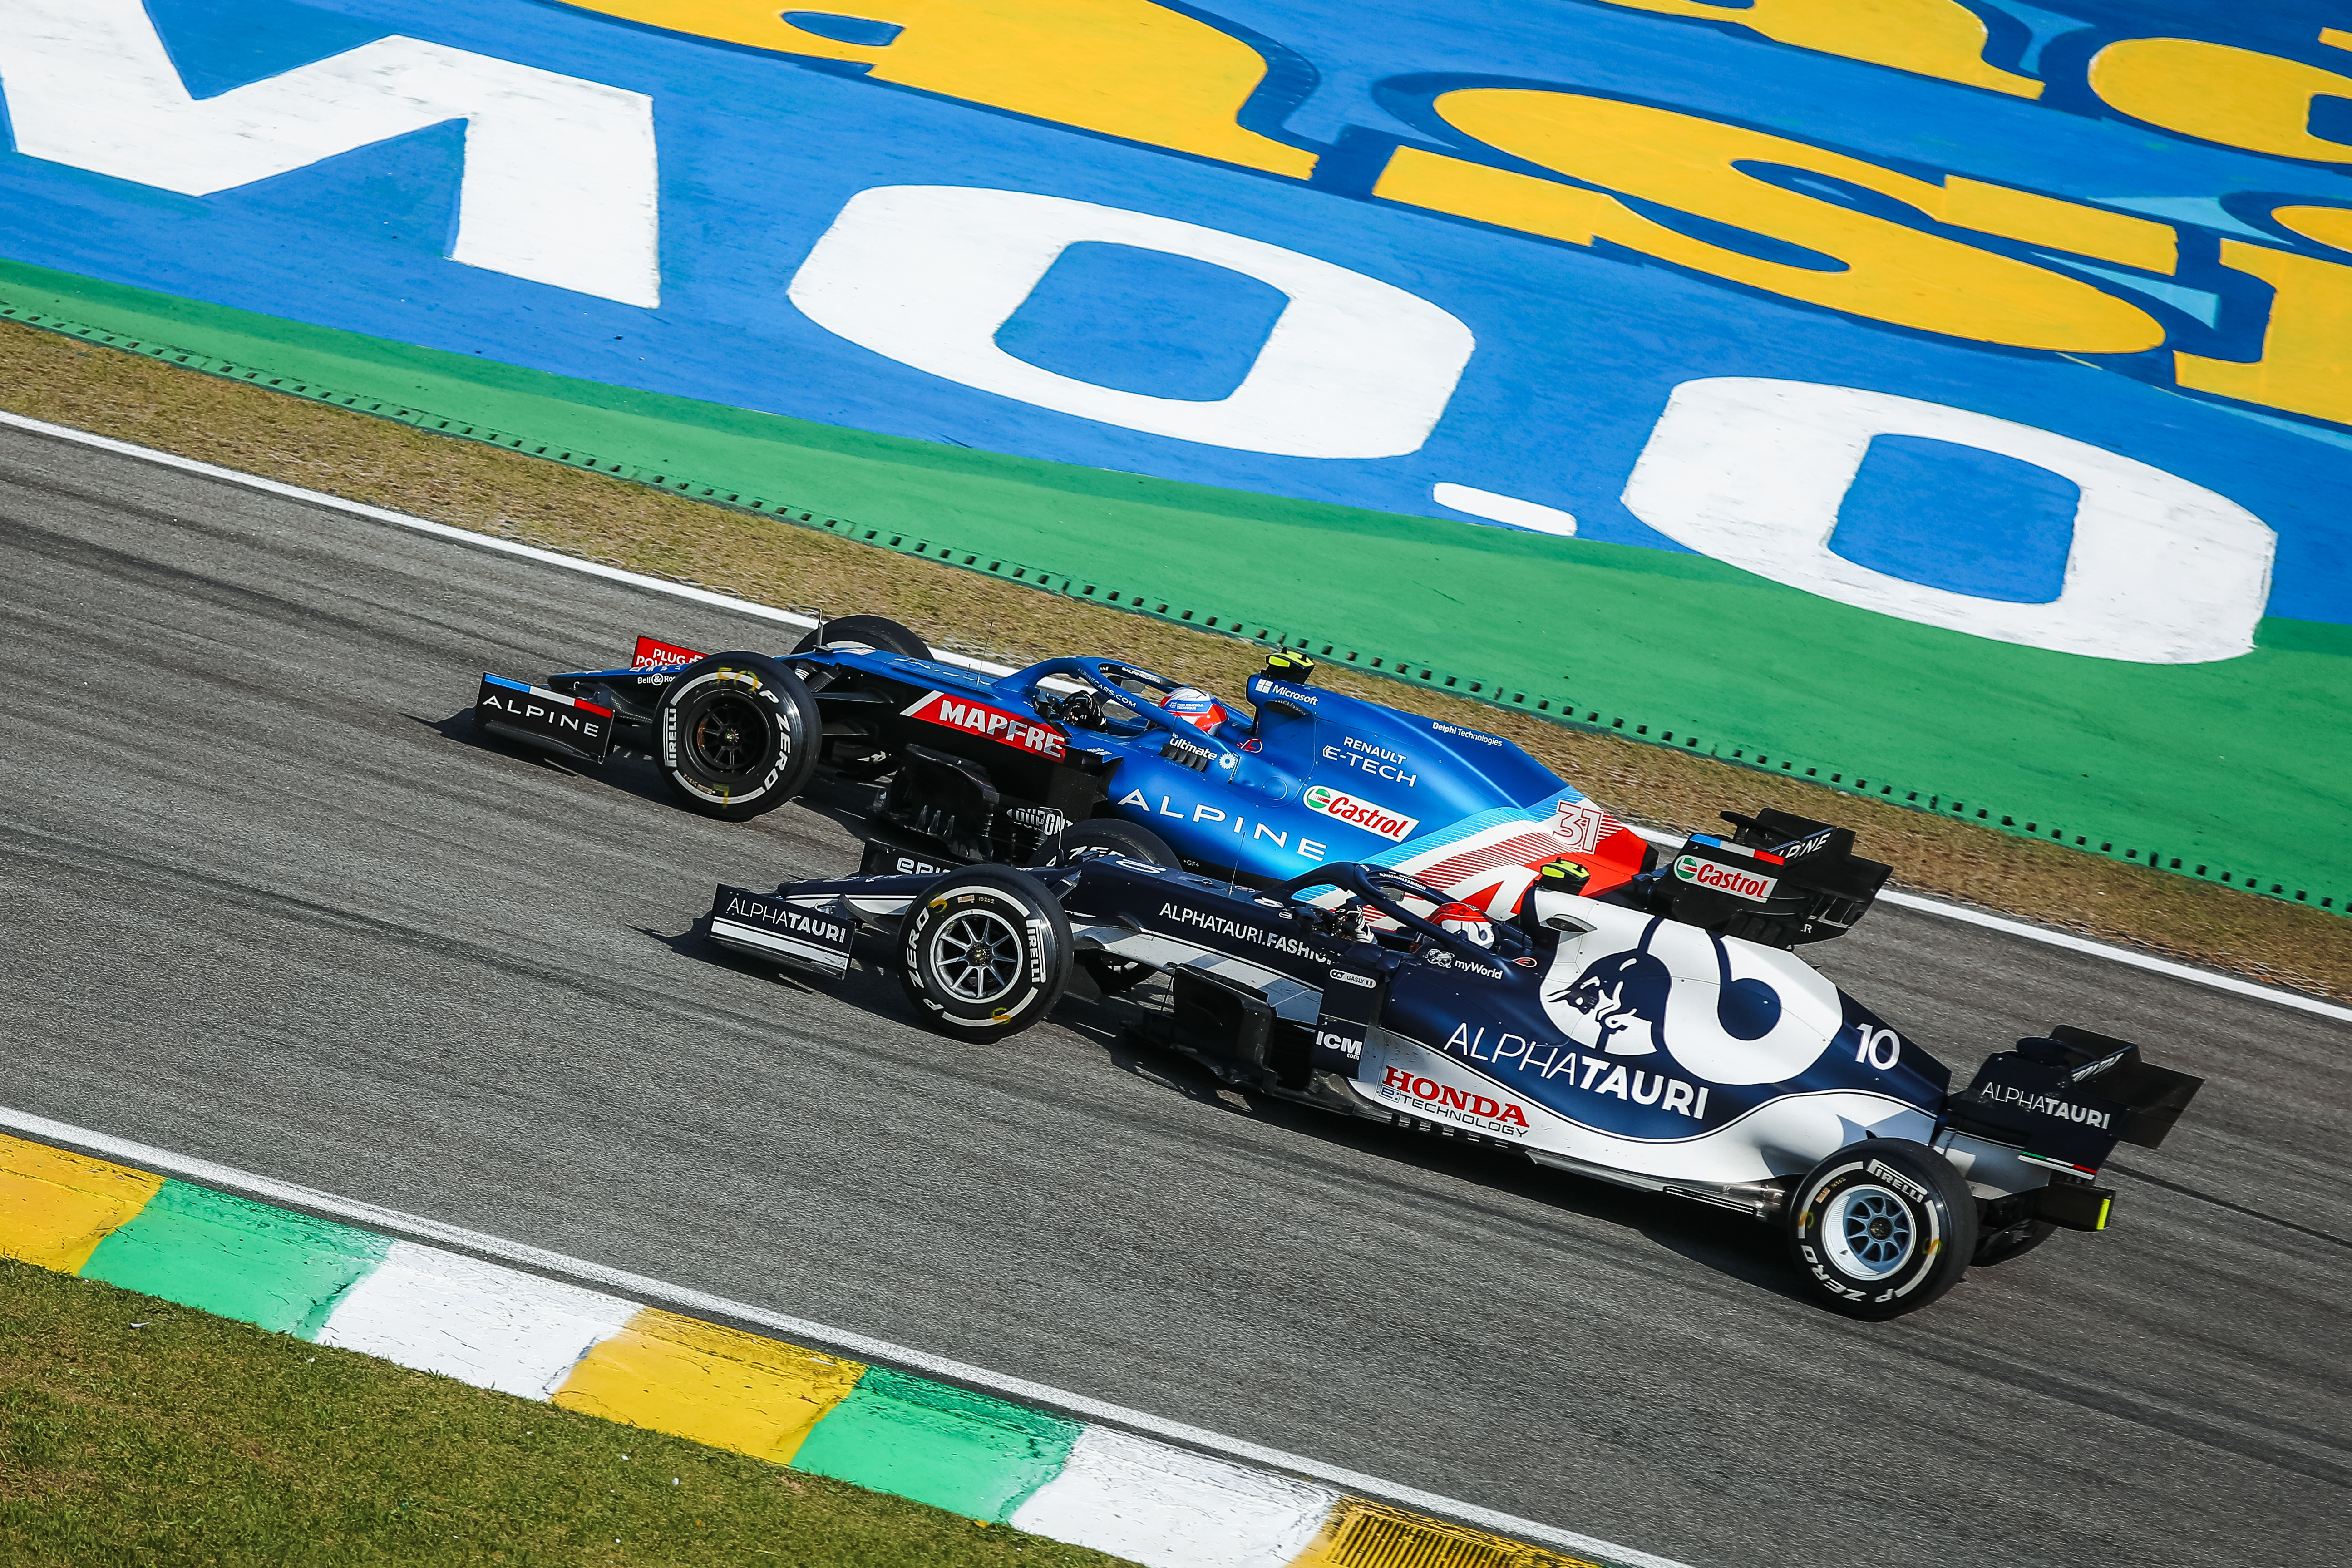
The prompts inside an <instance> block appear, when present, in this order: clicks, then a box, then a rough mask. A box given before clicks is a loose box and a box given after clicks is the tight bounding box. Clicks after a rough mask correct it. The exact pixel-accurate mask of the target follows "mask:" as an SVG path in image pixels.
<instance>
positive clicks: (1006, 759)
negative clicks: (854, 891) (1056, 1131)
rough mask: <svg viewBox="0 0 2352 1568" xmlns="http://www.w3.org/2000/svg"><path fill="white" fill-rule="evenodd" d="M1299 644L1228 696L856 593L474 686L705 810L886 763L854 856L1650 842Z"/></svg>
mask: <svg viewBox="0 0 2352 1568" xmlns="http://www.w3.org/2000/svg"><path fill="white" fill-rule="evenodd" d="M1313 668H1314V667H1313V661H1312V660H1310V659H1307V658H1305V657H1304V656H1302V655H1295V654H1288V653H1280V652H1277V653H1276V654H1274V655H1273V656H1271V657H1270V658H1269V659H1268V660H1267V665H1266V668H1265V671H1264V672H1263V673H1262V674H1259V675H1256V676H1254V677H1252V678H1251V679H1250V681H1249V685H1248V698H1249V702H1250V704H1251V710H1249V711H1244V710H1241V709H1240V708H1238V707H1236V706H1233V705H1229V704H1227V703H1224V702H1222V701H1220V700H1217V699H1216V698H1214V697H1213V696H1211V695H1210V694H1208V693H1207V692H1204V691H1199V690H1196V689H1192V688H1190V687H1185V686H1181V685H1180V684H1179V683H1177V682H1175V681H1172V680H1170V679H1167V678H1165V677H1163V676H1160V675H1156V674H1154V673H1152V672H1151V671H1150V670H1148V669H1144V668H1139V667H1138V666H1136V665H1133V664H1129V663H1124V662H1121V661H1119V660H1117V659H1110V658H1051V659H1047V660H1045V662H1043V663H1041V664H1034V665H1032V666H1030V667H1029V668H1026V669H1024V670H1020V671H1017V672H1015V673H1013V674H1012V675H1008V676H1005V677H1003V679H989V678H987V677H985V676H982V675H979V674H975V673H974V672H973V671H971V670H969V669H964V668H958V667H956V666H954V665H950V664H946V663H943V662H940V660H938V659H935V658H932V656H931V650H930V649H929V647H927V646H925V644H924V643H923V641H922V639H921V638H920V637H918V636H916V634H915V633H913V632H912V631H909V630H908V628H906V627H904V626H898V625H897V624H896V623H894V622H890V621H887V620H883V619H881V618H880V617H878V616H847V617H845V618H843V619H839V620H835V621H830V622H827V623H825V624H824V625H823V626H820V627H818V628H817V629H816V630H815V631H813V632H811V633H810V634H809V635H808V637H805V638H803V640H802V642H801V644H800V646H799V647H795V648H794V649H793V651H792V652H791V653H789V654H784V655H779V656H774V657H771V656H768V655H764V654H754V653H719V654H702V653H697V652H695V651H694V650H692V649H689V648H681V647H676V646H674V645H671V644H667V643H663V642H659V641H656V640H655V639H653V638H650V637H641V638H639V639H638V644H637V652H636V657H635V660H634V662H633V663H632V665H631V667H630V668H625V669H622V668H614V669H594V670H581V671H575V672H572V673H569V674H563V675H556V676H551V677H549V678H548V679H547V681H546V683H545V685H544V686H534V685H530V684H526V683H524V682H520V681H515V680H509V679H504V678H502V677H499V676H495V675H486V676H484V677H483V678H482V683H481V687H480V689H479V692H478V696H477V698H476V703H475V710H474V711H475V718H476V720H477V721H478V723H479V724H480V725H481V726H482V727H483V728H484V729H485V730H486V731H490V732H493V733H497V734H500V735H504V736H508V737H510V738H513V739H517V740H521V741H524V742H530V743H531V744H533V745H537V746H541V747H544V748H548V749H550V750H553V751H556V752H562V753H564V754H566V755H568V756H571V757H573V758H575V759H579V760H582V761H586V762H601V761H603V760H604V757H605V756H607V755H608V754H609V753H610V752H613V751H614V750H615V749H616V748H617V749H621V750H626V751H634V752H646V753H650V754H651V755H652V756H653V757H654V759H655V760H656V763H657V765H658V766H659V767H660V769H661V771H662V773H663V775H664V776H665V777H666V778H667V781H668V783H669V784H670V786H671V789H672V790H673V792H674V793H675V794H676V795H677V798H678V799H679V800H680V801H681V802H683V803H684V804H685V805H688V806H689V807H692V808H693V809H695V810H697V811H701V812H705V813H708V814H709V815H712V816H721V817H730V818H743V817H749V816H756V815H758V814H759V813H761V812H764V811H770V810H772V809H774V808H775V807H776V806H779V805H782V804H783V803H784V802H786V801H788V800H790V799H792V798H793V796H794V795H797V794H799V793H800V792H801V791H802V789H803V788H804V787H805V786H806V785H807V784H809V782H810V781H811V779H812V778H814V777H815V776H816V775H817V773H818V772H819V771H820V770H821V769H823V770H827V771H830V772H831V773H833V774H835V776H837V777H840V778H845V779H850V780H862V781H866V782H871V783H877V784H884V786H885V787H883V789H882V790H881V793H880V795H879V798H878V799H877V801H876V803H875V805H874V806H873V808H872V811H871V813H870V815H869V816H868V819H867V822H866V840H867V845H866V855H865V859H864V861H863V863H862V865H861V869H862V870H865V871H879V870H891V871H898V872H907V873H912V872H919V871H937V870H944V869H949V868H953V867H957V866H963V865H971V864H975V863H980V862H994V863H999V864H1003V865H1014V866H1019V865H1030V864H1035V863H1040V862H1044V861H1047V860H1051V859H1053V858H1055V856H1057V855H1058V854H1060V853H1061V852H1062V851H1063V850H1064V849H1065V848H1066V847H1085V846H1087V845H1093V846H1097V847H1115V848H1118V849H1119V850H1120V851H1121V852H1122V853H1125V854H1128V855H1129V856H1133V857H1135V858H1140V859H1144V860H1149V861H1155V862H1157V863H1159V864H1161V865H1164V866H1169V867H1181V868H1186V869H1191V870H1195V871H1200V872H1203V873H1206V874H1209V875H1213V876H1215V877H1217V878H1219V879H1223V880H1227V881H1236V882H1240V883H1243V884H1244V885H1248V886H1253V887H1273V886H1276V885H1278V884H1280V883H1283V882H1286V881H1287V880H1289V879H1292V878H1295V877H1297V875H1298V874H1299V873H1301V872H1305V871H1310V870H1312V869H1313V868H1316V867H1317V866H1319V865H1323V864H1326V863H1339V862H1349V861H1353V862H1362V863H1365V864H1370V865H1379V866H1386V867H1391V868H1395V869H1397V870H1399V871H1402V872H1404V873H1406V874H1408V875H1411V876H1413V877H1415V878H1417V879H1421V880H1423V881H1424V882H1427V883H1429V884H1431V885H1433V886H1435V887H1438V888H1441V889H1444V890H1446V891H1448V892H1449V893H1451V894H1453V895H1454V898H1455V899H1457V900H1461V901H1466V902H1475V903H1476V904H1477V905H1479V907H1481V908H1483V909H1487V910H1491V911H1492V912H1495V913H1497V914H1507V913H1509V912H1510V911H1511V910H1513V909H1515V908H1517V904H1518V902H1519V900H1520V897H1521V895H1522V894H1523V893H1525V892H1526V890H1527V889H1528V886H1529V885H1530V884H1531V883H1533V882H1534V880H1535V879H1536V877H1537V875H1538V868H1540V867H1542V866H1546V865H1549V864H1554V863H1558V862H1567V863H1569V864H1571V865H1573V866H1575V867H1576V868H1578V869H1579V871H1580V873H1581V874H1583V876H1584V877H1585V879H1587V880H1589V881H1590V882H1591V885H1592V887H1593V888H1594V889H1595V890H1596V891H1598V890H1604V889H1608V888H1612V887H1614V886H1617V885H1618V884H1620V883H1622V882H1623V881H1625V880H1626V879H1628V878H1630V877H1633V875H1635V874H1636V873H1638V872H1640V871H1641V870H1642V869H1643V867H1644V866H1645V864H1647V855H1648V849H1647V846H1646V845H1645V844H1644V843H1643V840H1642V839H1641V837H1639V836H1638V835H1636V834H1634V833H1633V832H1632V831H1631V830H1629V829H1628V828H1627V827H1626V826H1625V825H1624V824H1623V823H1622V822H1621V821H1619V820H1618V819H1617V818H1616V817H1615V816H1612V815H1610V814H1609V813H1608V812H1607V811H1605V810H1603V809H1601V807H1600V806H1599V805H1595V804H1594V803H1592V802H1591V801H1590V800H1587V799H1586V798H1585V797H1584V796H1583V795H1580V794H1579V793H1578V792H1577V791H1576V790H1574V789H1571V788H1570V787H1569V786H1568V785H1567V784H1565V783H1563V782H1562V781H1561V780H1560V779H1559V778H1558V777H1557V776H1555V775H1554V774H1553V773H1552V772H1551V771H1550V770H1549V769H1548V768H1546V767H1545V766H1544V765H1543V764H1542V763H1538V762H1537V761H1536V760H1535V759H1534V758H1533V757H1530V756H1529V755H1528V754H1527V752H1524V751H1521V750H1520V749H1519V748H1518V747H1517V746H1516V745H1513V744H1512V743H1511V742H1508V741H1506V740H1504V739H1502V738H1501V737H1500V736H1496V735H1490V734H1487V733H1486V732H1484V731H1478V730H1473V729H1468V728H1465V727H1464V726H1462V725H1457V724H1449V723H1444V722H1442V721H1436V720H1432V719H1425V718H1423V717H1420V716H1419V715H1416V714H1412V713H1406V712H1402V711H1399V710H1396V709H1392V708H1385V707H1382V706H1381V705H1379V704H1377V703H1372V702H1367V701H1364V700H1360V699H1358V698H1354V697H1349V696H1347V695H1345V694H1343V693H1340V692H1337V691H1332V690H1329V689H1322V688H1318V687H1316V686H1315V685H1313V684H1312V680H1311V677H1312V674H1313Z"/></svg>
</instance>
